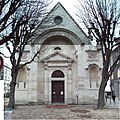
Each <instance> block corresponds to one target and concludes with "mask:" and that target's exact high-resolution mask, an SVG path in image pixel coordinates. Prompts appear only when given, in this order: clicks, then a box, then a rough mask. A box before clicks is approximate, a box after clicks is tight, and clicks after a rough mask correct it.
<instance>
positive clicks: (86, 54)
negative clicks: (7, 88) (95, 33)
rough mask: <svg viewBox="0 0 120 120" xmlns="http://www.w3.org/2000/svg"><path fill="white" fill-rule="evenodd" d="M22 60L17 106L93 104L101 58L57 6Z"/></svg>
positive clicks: (69, 17)
mask: <svg viewBox="0 0 120 120" xmlns="http://www.w3.org/2000/svg"><path fill="white" fill-rule="evenodd" d="M35 32H36V35H35V36H34V37H33V38H32V39H31V44H30V45H28V46H27V47H26V50H25V52H24V54H23V56H22V62H21V64H23V63H24V62H26V61H29V60H30V59H31V56H33V54H35V53H36V51H37V50H38V49H41V52H40V54H39V55H38V56H37V57H36V58H35V60H34V61H33V62H32V63H31V64H29V65H27V66H25V67H24V68H22V69H20V71H19V75H18V80H17V85H16V91H15V93H16V104H17V103H19V104H29V103H35V104H52V103H64V104H76V102H77V96H78V104H88V103H95V102H96V101H97V96H98V89H99V86H100V80H101V68H102V57H101V53H100V51H99V50H98V49H97V48H96V47H94V46H92V45H91V43H90V39H89V37H87V36H86V34H85V33H84V32H83V31H82V29H81V28H80V27H79V26H78V24H77V23H76V22H75V21H74V19H73V18H72V17H71V16H70V15H69V13H68V12H67V11H66V10H65V8H64V7H63V6H62V5H61V4H60V3H58V4H56V5H55V7H54V8H53V9H52V10H51V12H50V13H49V14H48V15H47V16H46V18H45V19H44V20H43V21H42V22H41V24H40V25H39V26H38V27H37V29H36V31H35Z"/></svg>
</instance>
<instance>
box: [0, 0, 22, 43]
mask: <svg viewBox="0 0 120 120" xmlns="http://www.w3.org/2000/svg"><path fill="white" fill-rule="evenodd" d="M21 3H22V0H0V45H2V44H4V43H5V42H6V41H8V40H10V39H11V38H12V37H13V35H14V31H15V30H11V29H10V26H11V24H12V21H11V16H12V15H13V14H14V13H15V12H16V10H17V9H18V8H19V7H20V6H21Z"/></svg>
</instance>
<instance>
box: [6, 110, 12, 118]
mask: <svg viewBox="0 0 120 120" xmlns="http://www.w3.org/2000/svg"><path fill="white" fill-rule="evenodd" d="M4 117H5V120H12V108H6V109H5V111H4Z"/></svg>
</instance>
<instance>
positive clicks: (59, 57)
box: [41, 51, 73, 62]
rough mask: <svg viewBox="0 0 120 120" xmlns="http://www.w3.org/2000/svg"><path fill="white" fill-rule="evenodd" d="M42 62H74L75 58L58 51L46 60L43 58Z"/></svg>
mask: <svg viewBox="0 0 120 120" xmlns="http://www.w3.org/2000/svg"><path fill="white" fill-rule="evenodd" d="M41 61H43V62H72V61H73V58H71V57H69V56H67V55H65V54H63V53H61V52H59V51H56V52H54V53H52V54H50V55H48V56H46V57H45V58H43V59H42V60H41Z"/></svg>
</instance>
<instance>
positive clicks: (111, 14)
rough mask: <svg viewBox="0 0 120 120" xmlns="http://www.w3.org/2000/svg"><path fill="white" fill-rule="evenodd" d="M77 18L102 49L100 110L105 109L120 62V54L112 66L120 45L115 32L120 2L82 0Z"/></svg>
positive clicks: (119, 18)
mask: <svg viewBox="0 0 120 120" xmlns="http://www.w3.org/2000/svg"><path fill="white" fill-rule="evenodd" d="M77 10H78V12H77V16H78V17H79V19H81V20H82V22H83V23H84V25H85V26H86V28H87V29H88V31H89V35H92V36H93V37H94V38H95V39H96V42H97V46H100V47H101V53H102V58H103V69H102V80H101V84H100V88H99V95H98V104H97V107H98V108H104V106H105V101H104V91H105V87H106V85H107V81H108V80H109V78H110V76H111V75H112V72H113V71H114V69H115V67H116V64H117V62H118V61H119V60H120V54H118V55H117V57H116V60H115V61H114V63H113V64H112V65H111V64H110V60H111V55H112V51H113V50H114V48H115V47H117V46H118V45H120V41H119V42H117V43H115V39H114V38H115V30H116V27H118V25H119V22H120V2H119V0H82V1H79V4H78V6H77Z"/></svg>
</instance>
